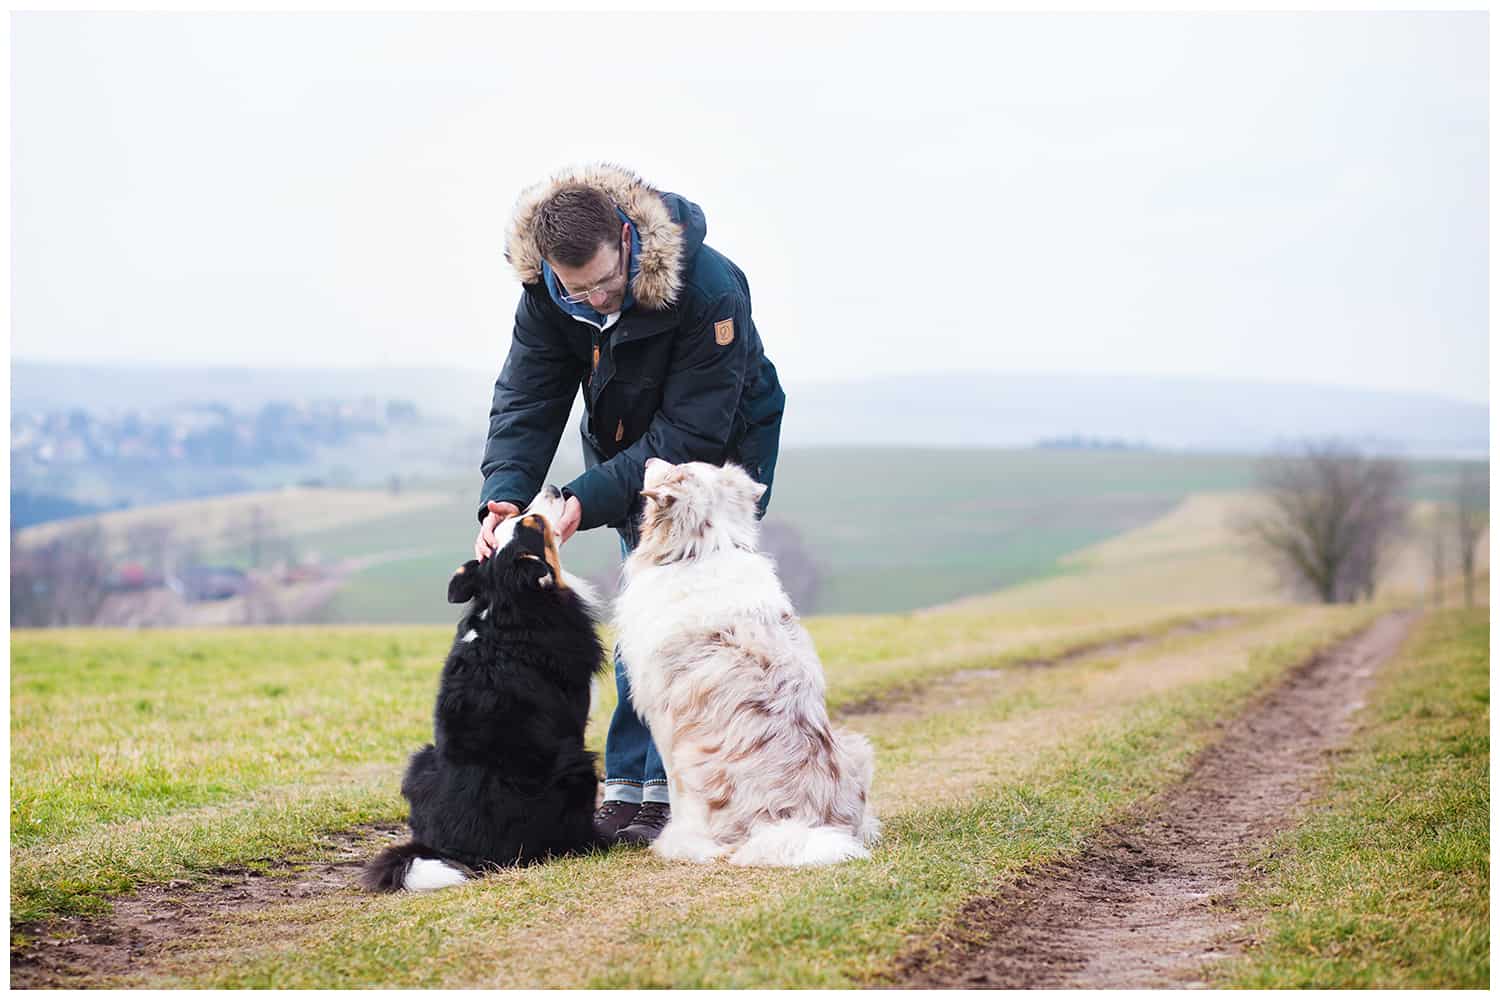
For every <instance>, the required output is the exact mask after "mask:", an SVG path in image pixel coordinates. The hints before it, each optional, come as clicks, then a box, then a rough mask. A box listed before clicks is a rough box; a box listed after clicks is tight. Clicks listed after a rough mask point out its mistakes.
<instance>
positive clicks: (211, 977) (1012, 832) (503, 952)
mask: <svg viewBox="0 0 1500 1000" xmlns="http://www.w3.org/2000/svg"><path fill="white" fill-rule="evenodd" d="M1369 615H1370V612H1369V610H1368V609H1355V610H1349V609H1340V610H1334V611H1327V612H1322V611H1319V612H1311V613H1309V617H1307V618H1305V619H1299V620H1298V621H1299V622H1300V624H1299V625H1298V626H1297V627H1296V628H1295V629H1293V630H1292V632H1291V633H1290V634H1291V635H1293V636H1294V638H1291V639H1288V640H1284V641H1278V642H1274V643H1270V644H1257V643H1254V642H1250V643H1247V641H1246V636H1244V635H1234V636H1208V635H1198V636H1194V637H1191V639H1188V638H1184V639H1183V640H1182V642H1181V644H1180V645H1179V647H1178V648H1177V650H1176V653H1177V654H1178V656H1177V662H1178V669H1179V670H1183V671H1186V673H1184V674H1183V677H1184V680H1183V682H1182V683H1177V684H1174V685H1172V686H1170V687H1169V688H1168V689H1167V690H1165V691H1161V692H1151V691H1149V690H1148V684H1147V683H1145V681H1146V679H1147V678H1150V677H1152V676H1153V675H1154V674H1155V673H1157V669H1158V668H1157V663H1156V662H1154V661H1153V660H1152V658H1151V657H1148V656H1142V657H1140V658H1138V659H1137V660H1135V661H1134V662H1133V664H1127V663H1122V662H1120V661H1118V660H1115V661H1107V662H1102V663H1086V662H1079V663H1076V664H1072V665H1069V666H1067V667H1062V668H1059V669H1057V670H1056V671H1026V670H1023V671H1018V672H1017V675H1016V681H1017V683H1018V684H1019V685H1020V686H1021V687H1020V689H1006V690H1004V691H1002V692H1000V693H998V694H997V696H996V697H995V698H994V699H993V701H992V703H991V704H990V705H989V707H988V708H987V709H982V708H980V707H979V706H975V712H976V713H980V714H987V715H988V716H989V721H988V722H987V723H985V722H984V721H983V720H982V719H981V718H980V717H979V714H976V715H975V716H974V718H972V719H971V720H970V721H969V723H968V724H967V725H965V726H962V727H960V728H959V729H958V730H956V731H955V732H953V733H951V734H949V735H948V736H947V737H946V740H947V741H948V742H949V743H952V744H957V745H958V746H959V747H961V748H964V750H965V752H967V751H968V750H972V749H974V748H976V747H984V746H986V745H988V742H989V739H990V735H993V733H995V732H999V733H1004V732H1009V731H1010V730H1011V729H1012V728H1014V727H1016V726H1020V727H1022V729H1023V730H1027V727H1028V725H1029V723H1028V721H1027V717H1029V716H1031V715H1033V714H1039V713H1050V720H1051V721H1050V723H1049V724H1047V725H1046V726H1045V730H1044V732H1045V735H1043V736H1041V738H1038V739H1036V740H1034V741H1033V742H1032V743H1031V745H1030V746H1028V747H1026V748H1024V749H1022V750H1021V751H1019V754H1018V756H1019V761H1018V763H1017V765H1016V766H1015V767H1012V768H1010V769H1008V770H1007V771H1006V772H1005V775H1004V776H1003V777H1000V778H998V779H996V778H991V779H989V780H987V781H985V780H981V781H980V782H979V783H978V784H977V785H976V786H974V787H972V788H969V789H967V790H965V792H964V793H963V794H961V795H958V796H956V797H954V796H945V797H943V798H941V799H938V800H933V799H931V798H928V799H927V800H926V801H925V802H921V803H919V804H917V805H914V806H912V807H906V808H897V809H895V810H893V811H891V812H888V813H887V814H886V829H885V834H884V837H883V840H882V842H881V844H880V846H879V848H878V849H877V851H876V852H875V857H874V858H873V859H872V860H871V861H869V862H862V863H856V864H850V865H844V866H838V867H835V868H831V869H821V870H791V871H787V870H765V869H761V870H748V871H747V870H735V869H731V868H729V867H727V866H723V865H720V866H714V867H709V868H702V867H698V866H691V865H671V864H666V863H663V862H660V861H659V860H657V859H655V858H653V857H650V856H648V855H642V854H638V853H629V852H612V853H611V854H610V855H608V856H605V857H591V858H581V859H569V860H565V861H562V862H558V863H554V864H550V865H547V866H544V867H542V868H539V869H533V870H530V871H526V872H517V873H511V874H509V875H507V876H504V877H497V878H493V879H488V880H484V881H483V882H480V883H475V884H473V885H470V886H466V887H464V888H462V889H460V890H457V891H455V892H453V893H443V894H433V895H432V896H427V897H398V898H394V899H380V900H372V901H370V902H369V903H368V904H367V905H364V906H361V907H356V908H351V907H349V906H348V905H347V904H346V903H344V902H343V901H339V900H323V901H317V902H313V903H311V904H309V905H308V906H306V907H300V908H296V909H294V910H293V911H290V912H287V911H282V912H279V913H278V914H276V915H275V917H274V919H271V918H268V919H267V920H265V921H260V922H257V923H255V925H254V926H252V927H249V928H244V927H242V928H238V929H237V930H236V931H235V933H233V935H224V936H221V937H220V938H218V939H216V940H214V941H212V942H209V943H207V944H206V945H205V948H206V954H207V955H210V956H211V960H209V961H208V962H207V963H206V964H205V962H204V961H203V955H197V956H191V955H189V956H184V959H183V964H182V965H181V966H180V967H179V968H178V969H177V970H176V971H175V972H172V973H169V975H168V976H167V978H166V979H165V982H166V983H167V984H170V985H195V986H214V987H246V986H250V987H266V986H276V987H282V988H293V987H326V986H334V985H354V984H359V985H374V984H380V985H387V986H397V987H402V986H424V987H432V986H517V985H528V986H531V985H538V986H575V987H576V986H594V987H604V986H608V987H614V986H632V987H654V986H674V987H693V986H712V987H726V986H727V987H738V986H747V987H758V986H784V987H806V986H821V987H848V986H853V985H859V984H860V983H862V982H865V981H868V980H870V979H874V978H878V977H879V976H881V975H882V974H883V973H884V972H886V971H887V970H888V967H889V962H890V960H891V958H892V957H893V956H894V955H896V954H898V953H899V952H900V951H901V950H902V949H903V948H905V947H906V946H908V945H909V944H910V942H911V941H912V940H914V939H918V940H920V939H923V938H925V937H926V936H927V935H930V934H932V933H934V932H936V931H937V930H938V929H939V928H940V927H941V926H942V925H943V924H944V922H945V921H946V920H947V919H948V916H949V914H951V913H953V912H954V911H955V910H956V909H957V907H958V906H959V905H960V904H961V903H962V901H963V900H965V899H967V898H969V897H971V896H973V895H975V894H978V893H980V892H984V891H989V890H991V889H992V887H993V886H994V885H995V884H996V882H997V880H999V881H1003V880H1006V879H1009V878H1012V877H1014V876H1015V875H1016V874H1017V873H1019V872H1020V871H1022V870H1023V869H1024V868H1025V867H1026V866H1028V865H1032V864H1035V863H1037V862H1039V861H1043V860H1046V859H1049V858H1053V857H1056V856H1059V855H1062V854H1066V853H1069V852H1071V851H1074V850H1076V849H1077V848H1078V847H1079V845H1080V844H1082V842H1083V841H1084V840H1085V839H1086V838H1087V837H1088V836H1089V835H1090V833H1092V832H1093V831H1095V830H1097V829H1098V827H1099V825H1100V824H1102V823H1104V822H1107V821H1108V820H1109V819H1110V818H1111V817H1113V816H1115V815H1118V814H1119V812H1120V811H1121V810H1122V809H1124V808H1126V807H1127V806H1128V805H1129V804H1130V803H1132V802H1135V801H1138V800H1139V799H1140V798H1141V797H1142V796H1145V795H1148V794H1150V793H1151V792H1153V791H1155V790H1156V789H1158V788H1161V787H1163V786H1164V785H1166V784H1168V783H1170V782H1171V781H1173V780H1176V779H1177V778H1178V777H1180V776H1181V774H1182V773H1183V771H1184V768H1185V766H1186V764H1187V762H1188V761H1189V759H1190V758H1191V755H1192V754H1193V752H1194V751H1195V750H1196V749H1198V748H1199V747H1201V746H1202V745H1204V743H1205V742H1206V741H1209V740H1211V739H1213V738H1214V733H1215V730H1214V728H1213V725H1212V723H1213V721H1214V720H1215V719H1217V718H1219V717H1221V716H1223V715H1224V714H1226V713H1230V712H1233V711H1235V710H1236V709H1237V708H1238V707H1239V706H1241V705H1242V704H1243V703H1244V702H1245V700H1246V699H1248V698H1249V697H1251V696H1252V695H1253V694H1254V692H1255V691H1256V690H1258V689H1259V688H1260V687H1261V686H1262V685H1263V684H1264V683H1266V682H1267V681H1268V680H1270V679H1271V678H1273V677H1275V676H1277V675H1278V674H1279V673H1280V672H1281V671H1283V670H1284V669H1285V668H1286V667H1287V666H1288V665H1290V664H1292V663H1296V662H1300V661H1301V660H1302V659H1304V658H1305V657H1306V656H1307V655H1309V653H1310V652H1311V651H1312V650H1313V649H1316V648H1319V647H1320V646H1322V645H1324V644H1326V643H1327V642H1329V641H1332V640H1333V639H1335V638H1336V637H1338V636H1340V635H1343V634H1346V633H1347V632H1348V631H1349V630H1350V629H1352V628H1355V627H1358V625H1360V624H1361V623H1362V622H1364V621H1367V620H1368V618H1369ZM1122 671H1123V672H1125V674H1126V675H1125V676H1117V675H1118V674H1120V673H1121V672H1122ZM1081 702H1088V703H1091V704H1092V706H1093V709H1092V711H1091V712H1090V713H1085V714H1084V715H1081V716H1080V715H1075V714H1074V712H1075V707H1076V706H1077V705H1078V704H1079V703H1081ZM1095 713H1097V714H1095ZM1067 721H1071V723H1072V724H1071V725H1069V724H1062V723H1064V722H1067ZM986 727H988V730H987V729H986ZM1028 731H1029V730H1028ZM987 732H988V735H987ZM905 744H909V745H905ZM888 747H889V749H888ZM901 748H904V749H906V750H909V751H910V752H911V753H912V754H914V755H916V756H917V758H920V757H921V756H922V755H923V754H924V753H926V754H930V753H931V752H932V751H934V750H935V749H937V748H935V747H934V745H933V735H932V734H931V733H929V732H925V731H924V730H922V729H921V728H920V727H912V728H911V729H909V730H908V732H907V734H906V736H905V737H904V738H903V742H902V743H900V744H898V745H897V746H895V747H891V746H890V745H889V744H887V747H883V748H882V755H881V764H880V765H878V766H879V768H881V769H887V768H888V762H889V761H890V760H891V759H892V754H891V753H890V752H889V750H890V749H901ZM936 759H937V758H933V760H936ZM908 765H909V766H898V767H895V768H894V770H882V772H881V773H882V774H884V780H885V781H886V782H891V781H895V782H898V783H901V784H903V785H910V784H911V783H921V782H925V781H927V780H929V777H930V773H931V767H932V760H928V761H924V760H922V759H914V760H911V761H909V762H908ZM880 787H881V786H880V784H879V781H877V802H879V801H880V793H879V791H878V789H879V788H880ZM622 899H624V900H628V905H623V906H622V905H621V903H620V900H622ZM372 942H378V943H375V944H372ZM439 942H440V954H439V951H438V949H439Z"/></svg>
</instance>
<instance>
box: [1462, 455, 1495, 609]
mask: <svg viewBox="0 0 1500 1000" xmlns="http://www.w3.org/2000/svg"><path fill="white" fill-rule="evenodd" d="M1457 500H1458V503H1457V508H1458V509H1457V511H1456V513H1455V516H1454V521H1455V527H1456V528H1457V535H1458V539H1457V540H1458V561H1459V565H1461V566H1462V567H1463V571H1464V606H1465V607H1470V608H1472V607H1473V606H1474V558H1475V554H1476V550H1477V549H1478V548H1479V538H1480V536H1481V535H1483V534H1484V529H1485V527H1486V526H1488V524H1489V522H1490V477H1489V469H1488V467H1486V468H1485V470H1484V472H1483V473H1481V472H1480V470H1479V467H1478V466H1476V465H1473V464H1470V463H1465V464H1464V466H1463V468H1462V470H1461V471H1460V472H1459V476H1458V497H1457Z"/></svg>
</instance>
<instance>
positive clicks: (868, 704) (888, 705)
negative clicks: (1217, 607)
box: [833, 615, 1245, 719]
mask: <svg viewBox="0 0 1500 1000" xmlns="http://www.w3.org/2000/svg"><path fill="white" fill-rule="evenodd" d="M1244 619H1245V616H1244V615H1215V616H1213V617H1210V618H1194V619H1192V620H1191V621H1186V622H1182V623H1181V624H1178V625H1174V626H1172V627H1171V628H1168V629H1165V630H1163V631H1161V632H1134V633H1130V634H1128V635H1123V636H1118V637H1116V638H1113V639H1101V640H1098V641H1095V642H1085V643H1082V644H1080V645H1077V646H1070V647H1068V648H1066V649H1064V650H1063V651H1062V652H1060V653H1057V654H1055V655H1053V656H1033V657H1028V658H1026V659H1021V660H1014V661H1009V662H1005V663H1004V664H1002V665H1001V666H995V667H975V668H971V669H968V670H960V671H957V672H955V673H951V674H947V675H945V676H941V677H937V678H934V679H932V680H929V681H918V682H913V683H910V684H904V685H902V686H901V687H899V688H898V689H896V690H894V691H890V692H887V693H885V694H878V695H871V696H870V697H868V698H861V699H859V700H858V701H853V702H850V703H848V704H847V705H843V706H841V707H839V708H837V709H835V710H834V712H833V715H834V716H835V717H836V718H839V719H857V718H858V717H859V716H861V715H881V714H885V713H888V712H892V711H899V710H902V709H903V708H905V707H907V703H909V702H914V701H916V700H918V699H919V698H920V697H922V696H923V695H926V694H927V693H929V692H930V691H932V690H933V689H934V688H939V687H942V686H943V685H946V684H954V683H963V682H966V681H972V680H974V679H976V678H982V677H990V676H995V675H998V674H999V673H1001V672H1003V671H1006V670H1016V669H1020V670H1041V669H1050V668H1055V667H1064V666H1067V665H1068V664H1070V663H1076V662H1077V661H1079V660H1082V659H1086V658H1089V657H1093V656H1108V655H1112V654H1120V653H1128V652H1131V651H1132V650H1136V649H1140V648H1141V647H1143V646H1154V645H1156V644H1158V643H1161V642H1165V641H1167V640H1168V639H1175V638H1178V637H1179V636H1184V635H1192V634H1195V633H1199V632H1212V631H1216V630H1218V629H1223V628H1227V627H1229V626H1231V625H1234V624H1237V623H1239V622H1241V621H1243V620H1244Z"/></svg>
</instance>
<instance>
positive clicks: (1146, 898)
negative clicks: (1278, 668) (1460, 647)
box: [893, 612, 1415, 988]
mask: <svg viewBox="0 0 1500 1000" xmlns="http://www.w3.org/2000/svg"><path fill="white" fill-rule="evenodd" d="M1414 619H1415V615H1414V614H1413V613H1408V612H1403V613H1397V614H1391V615H1387V616H1386V617H1384V618H1382V619H1380V620H1379V621H1377V622H1376V623H1375V624H1374V625H1373V626H1372V627H1371V628H1369V629H1368V630H1366V631H1365V632H1363V633H1362V634H1360V635H1359V636H1356V637H1355V638H1353V639H1350V640H1348V641H1346V642H1344V643H1342V644H1340V645H1338V646H1335V647H1333V648H1332V649H1329V650H1327V651H1325V652H1324V653H1322V654H1320V655H1319V656H1317V657H1315V658H1314V659H1312V660H1310V661H1309V662H1307V663H1305V664H1303V665H1302V666H1300V667H1298V668H1297V669H1296V670H1294V671H1293V672H1292V673H1291V674H1290V675H1289V676H1288V677H1287V678H1286V679H1285V680H1284V681H1283V682H1282V683H1281V684H1279V685H1278V686H1277V687H1276V688H1275V689H1274V690H1272V691H1271V692H1269V693H1268V694H1266V695H1265V696H1263V697H1262V698H1261V699H1260V700H1259V701H1257V702H1256V703H1255V704H1254V705H1253V706H1252V707H1251V708H1250V709H1249V710H1247V711H1246V712H1245V713H1243V714H1242V715H1240V716H1239V717H1238V718H1236V719H1234V720H1233V721H1231V722H1229V723H1228V724H1227V725H1226V726H1225V729H1224V735H1223V738H1222V739H1221V740H1219V741H1218V742H1217V743H1216V744H1215V745H1214V746H1212V747H1210V748H1209V749H1207V750H1205V751H1204V752H1203V753H1202V754H1201V755H1200V756H1199V757H1198V759H1197V760H1196V761H1195V763H1194V766H1193V769H1192V771H1191V773H1190V774H1189V775H1188V777H1187V778H1186V779H1184V781H1183V782H1181V783H1180V784H1178V785H1175V786H1174V787H1173V788H1171V789H1169V790H1168V791H1167V792H1165V793H1163V794H1162V795H1160V796H1158V797H1156V798H1155V799H1154V800H1153V801H1152V802H1151V803H1149V804H1148V805H1147V806H1145V807H1143V808H1142V809H1141V810H1140V811H1139V812H1138V813H1137V815H1136V816H1135V817H1133V818H1131V819H1127V820H1124V821H1122V822H1121V823H1118V824H1116V825H1115V826H1113V827H1111V828H1109V829H1107V830H1105V831H1104V832H1102V833H1101V834H1100V835H1099V836H1098V837H1097V838H1096V839H1095V840H1094V841H1093V842H1092V843H1091V844H1090V845H1088V846H1087V847H1086V848H1085V849H1084V850H1083V852H1082V853H1081V854H1080V855H1079V856H1077V857H1075V858H1072V859H1070V860H1067V861H1064V862H1059V863H1056V864H1052V865H1049V866H1047V867H1045V868H1042V869H1040V870H1038V871H1037V872H1035V873H1034V874H1032V875H1030V876H1028V877H1026V878H1025V879H1023V880H1022V881H1021V882H1019V883H1016V884H1014V885H1012V886H1009V887H1007V888H1005V889H1004V890H1002V891H1001V892H1000V893H998V894H997V895H995V896H991V897H987V898H984V899H979V900H975V901H973V902H971V903H969V904H967V905H966V906H965V907H964V908H963V910H962V911H961V912H960V914H959V916H958V919H957V921H956V924H955V926H954V927H953V928H952V929H950V930H949V931H948V932H947V933H946V934H945V935H944V937H943V939H942V940H940V941H939V942H938V943H936V944H935V945H930V946H927V947H924V948H922V949H920V950H917V951H915V952H913V953H910V954H908V955H907V956H905V957H904V958H903V959H902V960H901V961H900V962H899V963H898V965H897V972H896V974H895V976H894V977H893V978H894V984H895V985H900V986H904V987H960V988H981V987H1000V988H1031V987H1047V988H1052V987H1075V988H1076V987H1082V988H1105V987H1114V988H1158V987H1173V986H1202V985H1205V984H1204V983H1203V982H1202V981H1201V978H1200V977H1201V975H1202V973H1203V971H1204V967H1205V965H1206V964H1207V963H1208V962H1210V961H1212V960H1214V959H1217V958H1221V957H1223V956H1224V955H1225V954H1227V953H1228V952H1230V951H1232V950H1234V949H1235V948H1236V947H1237V942H1236V941H1235V940H1234V936H1235V934H1236V932H1237V928H1238V921H1237V919H1236V914H1235V911H1234V906H1233V900H1234V894H1235V890H1236V887H1237V886H1238V885H1239V884H1240V883H1241V882H1242V881H1243V880H1244V878H1245V877H1246V875H1247V874H1248V868H1247V857H1248V855H1250V854H1251V853H1252V850H1253V848H1255V847H1257V846H1259V845H1262V844H1264V843H1265V842H1266V841H1267V840H1268V838H1270V837H1271V836H1272V835H1273V834H1274V833H1275V832H1276V831H1278V830H1280V829H1282V828H1284V827H1286V826H1288V825H1289V824H1290V823H1291V822H1292V821H1293V820H1294V819H1295V817H1296V815H1297V813H1298V811H1299V810H1300V808H1301V807H1302V805H1303V804H1304V803H1305V802H1306V801H1307V800H1308V798H1309V797H1310V796H1311V794H1312V793H1313V791H1314V790H1315V787H1316V785H1317V780H1318V778H1319V777H1320V775H1321V774H1322V771H1323V768H1324V765H1325V763H1326V760H1327V756H1328V754H1329V753H1330V751H1332V750H1334V749H1335V748H1337V747H1338V746H1339V745H1340V744H1342V743H1343V742H1344V741H1345V740H1346V739H1347V738H1348V737H1349V735H1350V733H1351V731H1352V729H1353V715H1354V712H1355V711H1356V710H1357V709H1358V708H1359V707H1361V706H1362V705H1363V703H1364V702H1363V699H1364V696H1365V692H1366V691H1367V689H1368V687H1369V685H1370V682H1371V679H1372V677H1373V676H1374V674H1375V672H1376V670H1377V669H1378V668H1379V667H1380V666H1381V664H1382V663H1384V662H1385V660H1387V659H1388V658H1389V657H1390V656H1391V655H1392V654H1393V653H1394V652H1395V651H1396V649H1397V648H1398V647H1399V646H1400V644H1401V641H1402V640H1403V639H1404V638H1405V636H1406V634H1407V632H1408V631H1409V629H1410V628H1411V625H1412V622H1413V620H1414Z"/></svg>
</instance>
